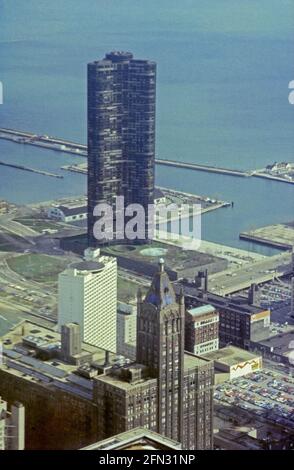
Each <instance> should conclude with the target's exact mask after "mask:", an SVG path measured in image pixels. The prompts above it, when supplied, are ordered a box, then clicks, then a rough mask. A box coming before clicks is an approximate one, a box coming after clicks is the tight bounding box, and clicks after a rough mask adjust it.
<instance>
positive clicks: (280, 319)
mask: <svg viewBox="0 0 294 470" xmlns="http://www.w3.org/2000/svg"><path fill="white" fill-rule="evenodd" d="M260 306H261V307H264V308H270V309H271V319H272V321H273V322H276V323H281V324H283V323H292V324H293V323H294V318H291V316H290V310H291V286H290V282H286V281H271V282H268V283H266V284H264V285H263V286H261V287H260Z"/></svg>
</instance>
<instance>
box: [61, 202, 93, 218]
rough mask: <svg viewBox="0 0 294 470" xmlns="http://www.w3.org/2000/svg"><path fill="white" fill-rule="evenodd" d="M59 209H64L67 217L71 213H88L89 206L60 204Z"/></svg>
mask: <svg viewBox="0 0 294 470" xmlns="http://www.w3.org/2000/svg"><path fill="white" fill-rule="evenodd" d="M57 209H59V210H60V211H62V212H63V213H64V215H65V216H66V217H68V216H70V215H79V214H85V213H87V211H88V209H87V206H85V205H83V206H74V207H71V206H58V207H57Z"/></svg>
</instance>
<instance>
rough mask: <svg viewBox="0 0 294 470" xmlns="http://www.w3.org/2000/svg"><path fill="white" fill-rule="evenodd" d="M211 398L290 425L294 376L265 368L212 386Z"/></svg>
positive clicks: (293, 422) (293, 412) (293, 425)
mask: <svg viewBox="0 0 294 470" xmlns="http://www.w3.org/2000/svg"><path fill="white" fill-rule="evenodd" d="M214 398H215V400H217V401H219V402H225V403H228V404H230V405H233V406H237V407H239V408H241V409H243V410H247V411H250V412H253V413H254V415H255V416H256V417H258V416H260V417H261V418H266V419H267V420H268V421H271V422H273V423H277V424H280V425H282V426H285V427H287V428H292V429H294V378H293V377H290V376H286V375H282V374H280V373H277V372H274V371H272V370H268V369H265V370H263V371H259V372H255V373H253V374H250V375H247V376H246V377H240V378H237V379H234V380H232V381H231V382H226V383H223V384H221V385H219V386H217V387H216V389H215V394H214Z"/></svg>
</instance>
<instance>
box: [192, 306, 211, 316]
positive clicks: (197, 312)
mask: <svg viewBox="0 0 294 470" xmlns="http://www.w3.org/2000/svg"><path fill="white" fill-rule="evenodd" d="M188 312H189V313H190V315H192V317H194V318H196V317H201V316H203V315H207V314H209V313H215V308H214V307H213V306H212V305H210V304H207V305H202V306H201V307H194V308H190V309H189V310H188Z"/></svg>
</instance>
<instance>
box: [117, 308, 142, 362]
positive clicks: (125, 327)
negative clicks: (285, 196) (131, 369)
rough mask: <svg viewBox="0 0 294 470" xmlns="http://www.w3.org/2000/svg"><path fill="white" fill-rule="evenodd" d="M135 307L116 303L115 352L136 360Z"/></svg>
mask: <svg viewBox="0 0 294 470" xmlns="http://www.w3.org/2000/svg"><path fill="white" fill-rule="evenodd" d="M136 341H137V306H136V305H130V304H125V303H123V302H118V311H117V352H118V353H119V354H122V355H123V356H125V357H127V358H129V359H132V360H136Z"/></svg>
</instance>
